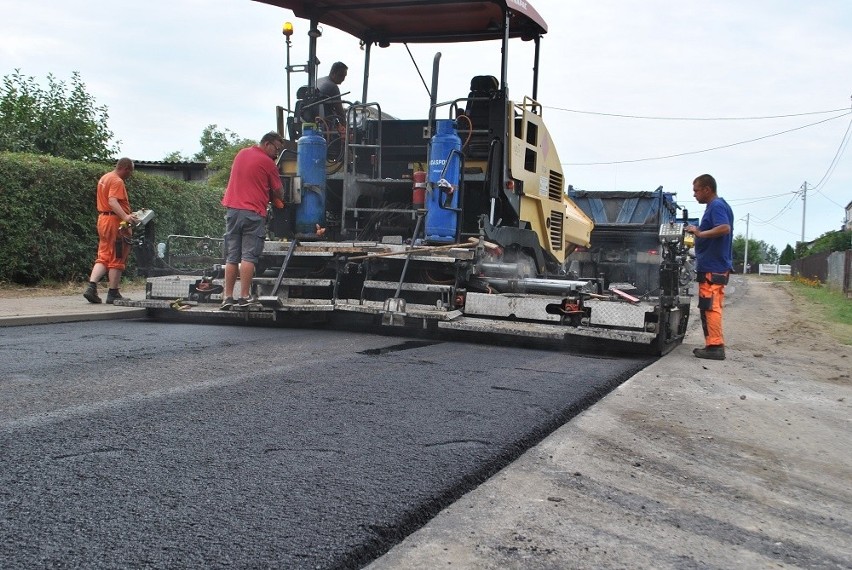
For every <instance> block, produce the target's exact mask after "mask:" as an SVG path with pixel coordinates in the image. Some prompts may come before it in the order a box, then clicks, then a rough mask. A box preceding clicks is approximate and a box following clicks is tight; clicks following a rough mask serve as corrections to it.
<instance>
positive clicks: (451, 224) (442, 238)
mask: <svg viewBox="0 0 852 570" xmlns="http://www.w3.org/2000/svg"><path fill="white" fill-rule="evenodd" d="M435 123H436V126H435V136H433V137H432V141H431V143H430V146H429V172H428V178H427V182H428V185H427V186H428V190H427V191H426V241H428V242H432V243H452V242H454V241H455V239H456V230H457V229H458V213H457V212H456V211H455V209H457V208H458V204H459V192H458V190H459V178H460V177H461V139H460V138H459V135H458V133H456V123H455V121H453V120H450V119H445V120H438V121H435ZM442 179H443V180H444V181H446V182H447V183H449V184H450V185H451V186H452V189H453V191H452V192H446V191H445V190H442V188H441V187H440V185H439V182H441V180H442Z"/></svg>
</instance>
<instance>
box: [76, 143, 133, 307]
mask: <svg viewBox="0 0 852 570" xmlns="http://www.w3.org/2000/svg"><path fill="white" fill-rule="evenodd" d="M132 174H133V161H132V160H130V159H129V158H120V159H119V160H118V163H117V164H116V165H115V169H114V170H112V171H111V172H107V173H106V174H104V175H103V176H101V179H100V180H99V181H98V191H97V207H98V256H97V258H96V259H95V265H94V266H93V267H92V274H91V275H90V276H89V286H88V287H86V290H85V291H84V292H83V297H85V298H86V300H87V301H89V302H90V303H100V302H101V298H100V297H99V296H98V281H100V280H101V279H102V278H103V276H104V275H108V277H107V280H108V282H109V291H108V292H107V298H106V302H107V303H109V304H112V303H113V302H115V301H117V300H118V299H123V297H122V296H121V293H119V292H118V287H119V284H120V283H121V273H122V272H123V271H124V268H125V263H126V261H127V256H128V255H129V254H130V236H131V233H132V232H131V229H130V228H131V226H132V225H133V224H136V223H138V221H139V220H137V219H136V216H134V215H133V214H132V213H131V210H130V201H129V200H128V198H127V187H126V186H125V185H124V181H125V180H127V179H128V178H130V176H131V175H132Z"/></svg>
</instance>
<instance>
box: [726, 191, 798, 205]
mask: <svg viewBox="0 0 852 570" xmlns="http://www.w3.org/2000/svg"><path fill="white" fill-rule="evenodd" d="M789 194H790V193H789V192H784V193H783V194H773V195H772V196H758V197H757V198H725V200H726V201H727V202H730V203H732V204H733V203H736V204H737V205H738V206H748V205H749V204H756V203H757V202H764V201H766V200H774V199H775V198H781V197H782V196H788V195H789ZM744 200H748V201H747V202H745V201H744Z"/></svg>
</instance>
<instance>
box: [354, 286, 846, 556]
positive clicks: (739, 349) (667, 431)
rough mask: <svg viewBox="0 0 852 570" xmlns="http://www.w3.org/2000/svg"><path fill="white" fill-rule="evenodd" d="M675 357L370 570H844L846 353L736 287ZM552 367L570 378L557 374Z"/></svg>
mask: <svg viewBox="0 0 852 570" xmlns="http://www.w3.org/2000/svg"><path fill="white" fill-rule="evenodd" d="M728 289H729V296H728V301H729V302H728V303H727V307H726V313H725V331H726V342H727V344H728V359H727V360H726V361H724V362H715V361H701V360H698V359H696V358H694V357H693V356H692V348H694V347H695V346H698V345H700V344H703V343H702V337H701V331H700V326H699V323H698V318H697V313H695V312H694V313H693V318H692V322H691V331H690V334H689V335H688V337H687V342H686V343H685V344H684V345H683V346H680V347H678V348H677V349H675V350H674V351H673V352H672V353H671V354H669V355H668V356H666V357H665V358H663V359H661V360H660V361H658V362H657V363H655V364H653V365H652V366H650V367H648V368H647V369H645V370H643V371H642V372H640V373H639V374H638V375H636V376H635V377H633V378H632V379H630V380H628V381H627V382H626V383H624V384H623V385H622V386H620V387H619V388H618V389H616V390H615V391H614V392H612V393H611V394H610V395H609V396H607V397H606V398H604V399H603V400H602V401H601V402H599V403H598V404H597V405H595V406H594V407H593V408H592V409H590V410H588V411H586V412H585V413H583V414H581V415H580V416H578V417H576V418H575V419H573V420H572V421H570V422H569V423H568V424H566V425H565V426H563V427H562V428H560V429H559V430H557V431H556V432H554V433H553V434H552V435H551V436H550V437H548V438H547V439H546V440H545V441H543V442H542V443H541V444H540V445H538V446H537V447H535V448H533V449H532V450H530V451H529V452H527V453H526V454H525V455H524V456H523V457H521V458H520V459H519V460H518V461H517V462H515V463H514V464H512V465H511V466H509V467H507V468H506V469H504V470H503V471H501V472H500V473H498V474H497V475H496V476H494V477H493V478H492V479H491V480H489V481H487V482H486V483H484V484H483V485H481V486H480V487H478V488H477V489H475V490H474V491H472V492H470V493H469V494H467V495H466V496H465V497H463V498H462V499H461V500H459V501H458V502H456V503H455V504H453V505H451V506H450V507H448V508H447V509H446V510H444V511H443V512H442V513H441V514H439V516H438V517H436V518H435V519H434V520H433V521H432V522H430V523H429V524H428V525H427V526H425V527H424V528H423V529H421V530H420V531H418V532H416V533H414V534H413V535H411V536H409V537H408V538H407V539H406V540H405V541H404V542H403V543H401V544H400V545H398V546H397V547H395V548H394V549H393V550H391V551H390V552H389V553H388V554H386V555H385V556H384V557H382V558H381V559H379V560H378V561H376V562H375V563H373V564H372V565H371V566H369V568H371V569H373V570H376V569H384V568H423V569H426V568H430V569H431V568H438V567H456V568H459V567H460V568H483V569H484V568H488V569H491V568H493V569H497V568H500V569H502V568H518V569H521V568H523V569H535V568H699V567H700V568H738V567H739V568H779V567H786V568H789V567H801V568H850V567H852V542H850V540H849V536H852V484H851V483H850V481H852V453H849V450H850V449H852V437H851V436H850V433H852V430H850V427H852V426H850V418H851V417H852V413H850V412H852V409H850V403H852V383H851V382H850V368H852V366H850V362H852V347H849V346H844V345H841V344H839V343H838V342H837V341H835V340H834V339H833V338H832V337H831V336H830V335H829V334H828V333H827V330H828V328H827V326H826V325H825V324H823V323H820V322H818V321H816V320H815V317H814V316H813V315H812V312H810V311H808V310H807V307H805V306H804V304H803V303H801V302H798V301H796V300H795V299H794V297H793V296H792V295H791V294H790V292H789V291H788V290H787V285H786V284H785V283H779V282H768V281H761V280H760V278H759V277H757V276H751V277H749V278H747V279H746V278H743V277H742V276H737V277H736V278H735V279H734V280H733V281H732V286H730V287H729V288H728ZM567 358H570V357H566V365H567V366H570V360H567Z"/></svg>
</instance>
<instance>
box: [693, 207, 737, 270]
mask: <svg viewBox="0 0 852 570" xmlns="http://www.w3.org/2000/svg"><path fill="white" fill-rule="evenodd" d="M725 224H727V225H729V226H731V232H730V233H728V234H726V235H723V236H719V237H715V238H698V237H697V238H695V258H696V267H695V270H696V271H697V272H698V273H708V272H709V273H724V272H725V271H731V270H732V269H733V267H734V263H733V244H734V212H733V211H732V210H731V207H730V206H729V205H728V203H727V202H725V200H723V199H722V198H719V197H718V196H717V197H716V198H715V199H714V200H713V201H712V202H710V203H709V204H707V208H705V210H704V215H703V216H701V223H700V224H699V225H698V229H699V230H701V231H702V232H703V231H706V230H709V229H713V228H715V227H716V226H722V225H725Z"/></svg>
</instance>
